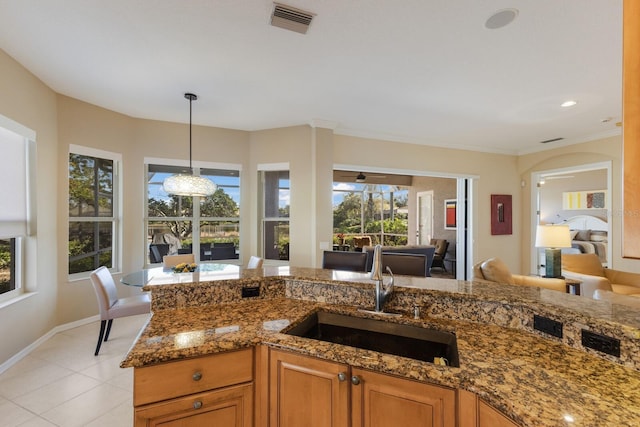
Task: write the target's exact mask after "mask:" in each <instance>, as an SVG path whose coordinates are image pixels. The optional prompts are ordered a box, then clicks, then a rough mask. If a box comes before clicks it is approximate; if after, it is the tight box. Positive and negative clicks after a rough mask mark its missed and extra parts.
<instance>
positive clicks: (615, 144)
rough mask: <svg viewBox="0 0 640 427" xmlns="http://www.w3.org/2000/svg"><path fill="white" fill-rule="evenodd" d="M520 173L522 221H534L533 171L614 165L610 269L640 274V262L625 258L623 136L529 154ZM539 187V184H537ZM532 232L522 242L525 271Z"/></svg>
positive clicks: (521, 160)
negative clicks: (594, 164) (532, 210)
mask: <svg viewBox="0 0 640 427" xmlns="http://www.w3.org/2000/svg"><path fill="white" fill-rule="evenodd" d="M517 162H518V172H519V173H520V176H521V179H522V180H523V181H524V182H525V187H524V188H523V189H522V190H523V191H522V192H523V197H522V212H523V218H522V220H523V221H524V222H525V223H527V222H528V223H529V224H530V222H531V214H530V213H531V190H532V183H531V174H532V173H533V172H538V171H545V170H554V169H562V168H568V167H575V166H580V165H587V164H593V163H599V162H611V176H612V183H611V188H609V191H610V192H611V207H610V212H609V222H610V223H611V230H612V232H611V236H610V241H611V249H612V259H611V263H610V268H614V269H620V270H625V271H633V272H640V261H639V260H633V259H624V258H622V252H621V245H622V238H623V235H622V221H623V208H622V137H621V136H615V137H610V138H605V139H600V140H596V141H590V142H585V143H583V144H576V145H570V146H567V147H561V148H557V149H554V150H549V151H543V152H540V153H534V154H528V155H523V156H520V157H518V160H517ZM533 185H535V183H533ZM531 234H532V233H531V232H528V233H526V234H525V235H523V239H522V261H521V262H522V264H521V265H522V268H526V267H527V266H528V265H529V260H530V256H531V247H532V242H533V240H534V238H535V236H533V237H532V236H531Z"/></svg>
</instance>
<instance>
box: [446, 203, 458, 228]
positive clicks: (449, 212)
mask: <svg viewBox="0 0 640 427" xmlns="http://www.w3.org/2000/svg"><path fill="white" fill-rule="evenodd" d="M457 204H458V201H457V200H456V199H446V200H445V201H444V228H445V229H446V230H455V229H456V207H457Z"/></svg>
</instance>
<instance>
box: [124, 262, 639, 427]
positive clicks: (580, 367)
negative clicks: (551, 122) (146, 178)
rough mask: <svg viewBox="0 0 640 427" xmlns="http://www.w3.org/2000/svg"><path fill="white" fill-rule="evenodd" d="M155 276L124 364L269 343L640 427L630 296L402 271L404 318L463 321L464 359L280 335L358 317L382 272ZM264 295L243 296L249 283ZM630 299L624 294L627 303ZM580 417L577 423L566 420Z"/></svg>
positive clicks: (423, 322)
mask: <svg viewBox="0 0 640 427" xmlns="http://www.w3.org/2000/svg"><path fill="white" fill-rule="evenodd" d="M180 281H181V283H179V284H163V285H160V284H157V285H154V284H153V283H151V284H150V285H149V286H147V287H146V288H145V289H147V290H151V291H152V292H153V302H152V309H153V312H154V314H153V316H152V317H151V319H150V321H149V323H148V324H147V325H146V327H145V328H144V329H143V331H142V332H141V333H140V335H139V337H138V339H137V341H136V342H135V343H134V345H133V347H132V348H131V350H130V351H129V353H128V354H127V356H126V358H125V359H124V360H123V362H122V365H121V366H123V367H130V366H134V367H139V366H146V365H149V364H154V363H161V362H168V361H173V360H180V359H183V358H188V357H197V356H203V355H208V354H215V353H218V352H223V351H230V350H236V349H240V348H247V347H252V346H254V345H256V344H265V345H269V346H273V347H279V348H285V349H290V350H292V351H296V352H299V353H302V354H308V355H312V356H315V357H320V358H324V359H328V360H334V361H336V362H340V363H347V364H349V365H352V366H357V367H362V368H365V369H372V370H376V371H381V372H385V373H390V374H394V375H398V376H402V377H406V378H412V379H416V380H421V381H427V382H430V383H434V384H438V385H443V386H448V387H452V388H462V389H466V390H469V391H472V392H474V393H477V394H478V395H479V396H481V397H482V398H484V399H485V400H487V401H488V402H489V403H491V404H492V405H493V406H495V407H496V408H498V409H500V410H502V411H503V412H505V413H506V414H507V415H509V416H510V417H511V418H513V419H514V420H515V421H516V422H518V423H519V424H520V425H522V426H526V427H528V426H531V427H533V426H535V427H546V426H549V427H551V426H567V427H569V426H576V427H577V426H594V427H595V426H598V427H600V426H615V427H621V426H640V369H638V367H639V366H640V363H638V360H637V357H639V356H638V353H639V352H638V351H637V350H638V343H637V341H638V337H639V336H640V334H639V328H638V324H639V323H640V322H639V321H638V315H639V314H640V312H639V311H638V310H637V309H635V307H633V304H630V305H629V306H626V305H624V304H621V303H620V302H621V301H618V303H616V304H613V303H611V302H608V301H594V300H589V299H587V298H583V297H577V296H573V295H567V294H562V293H559V292H555V291H551V290H546V289H539V288H529V287H518V286H509V285H496V284H489V283H480V282H463V281H456V280H447V279H434V278H411V277H403V276H396V285H398V288H397V289H396V292H395V294H394V298H393V299H392V300H391V301H390V308H391V309H398V310H401V311H406V312H407V313H409V312H412V308H413V306H414V305H417V306H419V307H421V309H422V310H421V318H420V319H418V320H415V319H413V317H412V316H403V317H401V318H399V319H394V320H392V321H397V322H401V323H409V324H417V325H420V326H423V327H429V328H435V329H441V330H447V331H454V332H455V333H456V336H457V341H458V350H459V355H460V368H454V367H445V366H438V365H434V364H431V363H427V362H421V361H416V360H413V359H407V358H402V357H397V356H391V355H386V354H382V353H377V352H373V351H368V350H361V349H355V348H352V347H348V346H343V345H338V344H332V343H326V342H321V341H317V340H312V339H307V338H300V337H295V336H291V335H287V334H283V333H280V331H281V330H283V329H286V328H288V327H289V326H293V325H295V324H296V323H298V322H299V321H301V320H302V319H304V318H305V317H306V316H308V315H309V314H311V313H313V312H314V311H317V310H320V309H322V310H328V311H334V312H339V313H346V314H351V315H356V316H367V315H366V314H363V313H360V312H357V310H356V308H357V307H362V306H365V307H366V306H369V307H370V306H371V304H372V302H373V282H371V281H370V280H369V279H368V276H367V275H365V274H361V273H346V272H337V271H330V270H314V269H297V268H291V269H289V268H288V267H287V268H273V269H271V270H270V269H269V268H265V269H264V270H240V271H239V272H238V273H237V277H228V278H225V279H221V280H218V281H211V282H204V281H199V282H196V283H189V281H188V280H187V279H185V278H184V277H182V278H181V279H180ZM246 286H259V287H260V291H261V296H260V297H257V298H247V299H244V300H243V299H241V298H240V292H241V289H242V287H246ZM623 302H624V301H622V303H623ZM534 313H536V314H543V315H545V316H548V317H551V318H554V319H556V320H559V321H563V323H564V330H565V337H564V338H563V339H558V338H554V337H550V336H548V335H545V334H542V333H540V332H538V331H534V330H533V329H532V318H533V314H534ZM582 328H587V329H589V330H593V331H597V332H599V333H605V332H606V333H607V334H608V335H611V336H615V337H616V338H619V339H620V340H621V357H620V358H614V357H612V356H607V355H603V354H601V353H599V352H595V351H593V350H590V349H585V348H583V347H582V346H581V344H580V342H579V337H577V336H576V334H579V331H580V330H581V329H582ZM567 420H573V421H567Z"/></svg>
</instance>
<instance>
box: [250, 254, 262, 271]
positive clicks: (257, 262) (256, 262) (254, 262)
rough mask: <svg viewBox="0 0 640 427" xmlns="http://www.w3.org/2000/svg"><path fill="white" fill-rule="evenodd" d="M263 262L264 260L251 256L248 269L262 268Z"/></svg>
mask: <svg viewBox="0 0 640 427" xmlns="http://www.w3.org/2000/svg"><path fill="white" fill-rule="evenodd" d="M262 262H263V259H262V258H260V257H257V256H254V255H251V258H249V262H248V263H247V268H262Z"/></svg>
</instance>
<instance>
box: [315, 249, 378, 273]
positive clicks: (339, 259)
mask: <svg viewBox="0 0 640 427" xmlns="http://www.w3.org/2000/svg"><path fill="white" fill-rule="evenodd" d="M322 268H326V269H331V270H347V271H367V253H366V252H345V251H324V253H323V254H322Z"/></svg>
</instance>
